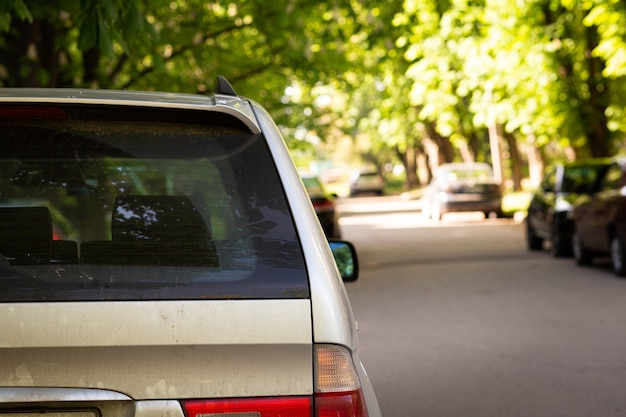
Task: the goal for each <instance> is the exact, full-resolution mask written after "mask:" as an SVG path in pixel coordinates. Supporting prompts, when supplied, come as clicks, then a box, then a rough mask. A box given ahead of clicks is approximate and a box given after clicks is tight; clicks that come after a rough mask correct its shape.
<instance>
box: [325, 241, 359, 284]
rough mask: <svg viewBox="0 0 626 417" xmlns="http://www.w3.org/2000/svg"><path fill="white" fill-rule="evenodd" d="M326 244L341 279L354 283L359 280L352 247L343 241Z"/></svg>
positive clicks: (354, 251)
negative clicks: (328, 246)
mask: <svg viewBox="0 0 626 417" xmlns="http://www.w3.org/2000/svg"><path fill="white" fill-rule="evenodd" d="M328 243H329V245H330V250H331V251H332V253H333V256H334V257H335V262H336V263H337V268H338V269H339V273H340V274H341V278H342V279H343V280H344V282H354V281H356V280H357V279H358V278H359V262H358V259H357V255H356V249H355V248H354V245H353V244H352V243H350V242H346V241H345V240H330V241H329V242H328Z"/></svg>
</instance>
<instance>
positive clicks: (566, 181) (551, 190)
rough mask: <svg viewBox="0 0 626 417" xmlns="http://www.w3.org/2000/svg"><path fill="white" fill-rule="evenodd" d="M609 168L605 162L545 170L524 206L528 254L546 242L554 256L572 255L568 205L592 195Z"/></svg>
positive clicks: (559, 166) (594, 161)
mask: <svg viewBox="0 0 626 417" xmlns="http://www.w3.org/2000/svg"><path fill="white" fill-rule="evenodd" d="M609 164H610V160H608V159H589V160H584V161H577V162H572V163H556V164H553V165H550V166H548V167H547V168H546V170H545V173H544V176H543V179H542V180H541V184H540V186H539V188H538V189H537V190H535V191H534V192H533V195H532V197H531V200H530V204H529V206H528V215H527V217H526V221H525V223H526V228H525V229H526V244H527V247H528V249H529V250H533V251H535V250H542V249H543V246H544V242H545V241H548V242H550V251H551V253H552V254H553V255H554V256H557V257H561V256H571V255H572V229H573V224H572V219H571V211H572V205H573V203H574V202H575V201H576V200H577V199H578V198H579V197H580V196H581V195H584V194H589V193H592V192H593V190H594V187H595V186H597V181H598V178H599V177H600V176H601V175H602V173H603V172H604V170H605V169H606V168H607V167H608V165H609Z"/></svg>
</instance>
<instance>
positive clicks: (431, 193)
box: [422, 162, 502, 220]
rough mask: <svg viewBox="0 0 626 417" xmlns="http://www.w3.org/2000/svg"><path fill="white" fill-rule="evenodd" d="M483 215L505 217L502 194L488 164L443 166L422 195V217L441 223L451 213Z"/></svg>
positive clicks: (459, 163)
mask: <svg viewBox="0 0 626 417" xmlns="http://www.w3.org/2000/svg"><path fill="white" fill-rule="evenodd" d="M471 211H480V212H482V213H484V215H485V217H489V215H490V214H491V213H495V214H496V216H498V217H500V216H502V192H501V190H500V185H499V184H497V183H496V182H495V180H494V176H493V171H492V169H491V166H490V165H489V164H486V163H480V162H476V163H471V162H468V163H465V162H454V163H447V164H442V165H440V166H439V167H438V168H437V169H436V170H435V172H434V173H433V178H432V180H431V181H430V183H429V184H428V186H427V187H426V188H425V189H424V192H423V194H422V216H423V217H424V218H426V219H434V220H440V219H441V218H442V217H443V215H444V214H446V213H452V212H471Z"/></svg>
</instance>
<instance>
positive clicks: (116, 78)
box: [0, 0, 626, 186]
mask: <svg viewBox="0 0 626 417" xmlns="http://www.w3.org/2000/svg"><path fill="white" fill-rule="evenodd" d="M624 51H626V3H624V2H623V1H620V0H586V1H584V2H579V1H575V0H521V1H515V2H511V1H507V0H390V1H388V2H385V4H384V6H383V5H381V4H380V2H377V1H374V0H363V1H356V0H333V1H331V0H322V1H313V0H280V1H275V2H267V1H265V0H247V1H245V2H238V1H235V0H218V1H213V2H205V1H200V0H177V1H170V0H150V1H147V0H81V1H79V2H77V1H74V0H55V1H53V2H50V1H48V0H4V1H3V2H2V4H0V86H5V87H11V86H43V87H52V86H60V87H95V88H119V89H141V90H168V91H174V92H190V93H201V94H202V93H207V92H210V91H211V90H212V88H213V82H214V79H215V76H216V75H218V74H221V75H225V76H226V77H227V78H228V79H229V80H230V81H231V82H232V83H233V84H234V86H235V88H236V90H237V91H238V92H239V93H240V94H242V95H246V96H250V97H254V98H255V99H257V100H259V101H261V102H262V104H263V105H265V106H266V107H268V108H269V110H270V111H271V112H272V113H273V115H274V117H275V118H276V119H277V121H278V123H279V124H280V125H281V126H284V128H283V129H284V133H285V136H286V138H287V141H288V143H289V146H290V147H291V149H292V150H293V152H294V155H296V156H297V158H298V159H299V160H301V162H302V163H303V164H306V163H307V162H310V161H311V160H313V159H330V158H335V155H334V154H341V156H338V157H337V158H340V159H341V163H345V164H356V163H371V164H373V165H375V166H377V167H378V168H379V170H381V171H384V170H385V167H386V166H388V165H389V164H396V163H399V162H401V163H403V164H404V166H405V168H406V171H407V174H408V175H407V179H408V183H409V185H410V186H416V185H418V184H419V183H420V182H424V181H425V180H427V175H424V170H426V172H427V171H428V169H429V168H430V167H431V166H433V165H436V164H437V163H439V162H444V161H447V160H454V159H476V160H485V161H489V159H490V158H492V156H493V155H494V153H493V149H492V148H493V142H490V140H489V138H490V137H492V135H493V132H500V139H499V140H500V146H502V152H503V153H504V155H505V159H506V160H507V164H506V166H507V169H509V170H511V171H512V172H513V171H515V169H514V168H516V167H517V170H518V171H519V170H520V168H519V165H521V164H527V163H531V162H532V158H531V157H530V154H531V153H532V152H535V153H536V152H539V154H540V156H541V158H542V159H543V162H544V163H547V162H549V161H550V160H551V159H554V158H556V159H568V158H569V159H572V158H583V157H588V156H605V155H611V154H615V153H618V152H620V151H625V149H624V134H625V133H626V117H625V116H626V114H624V113H625V112H624V108H626V105H625V104H626V103H624V101H625V100H626V99H624V97H626V95H625V94H624V93H625V92H626V83H625V80H626V53H625V52H624ZM288 126H289V127H288ZM504 138H507V140H506V141H505V140H504ZM346 143H349V144H350V147H349V150H348V151H346V152H338V151H336V150H337V149H344V148H345V144H346ZM524 152H527V153H528V156H525V155H524ZM507 156H508V158H506V157H507ZM358 161H361V162H358ZM531 171H532V170H531Z"/></svg>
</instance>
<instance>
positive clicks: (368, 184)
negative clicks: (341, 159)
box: [350, 171, 385, 196]
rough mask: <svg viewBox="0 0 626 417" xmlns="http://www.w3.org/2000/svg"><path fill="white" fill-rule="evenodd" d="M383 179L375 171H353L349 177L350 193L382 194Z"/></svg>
mask: <svg viewBox="0 0 626 417" xmlns="http://www.w3.org/2000/svg"><path fill="white" fill-rule="evenodd" d="M384 188H385V180H384V178H383V177H382V175H380V174H379V173H378V172H376V171H355V172H354V173H353V174H352V176H351V178H350V195H351V196H357V195H362V194H375V195H383V192H384Z"/></svg>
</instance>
